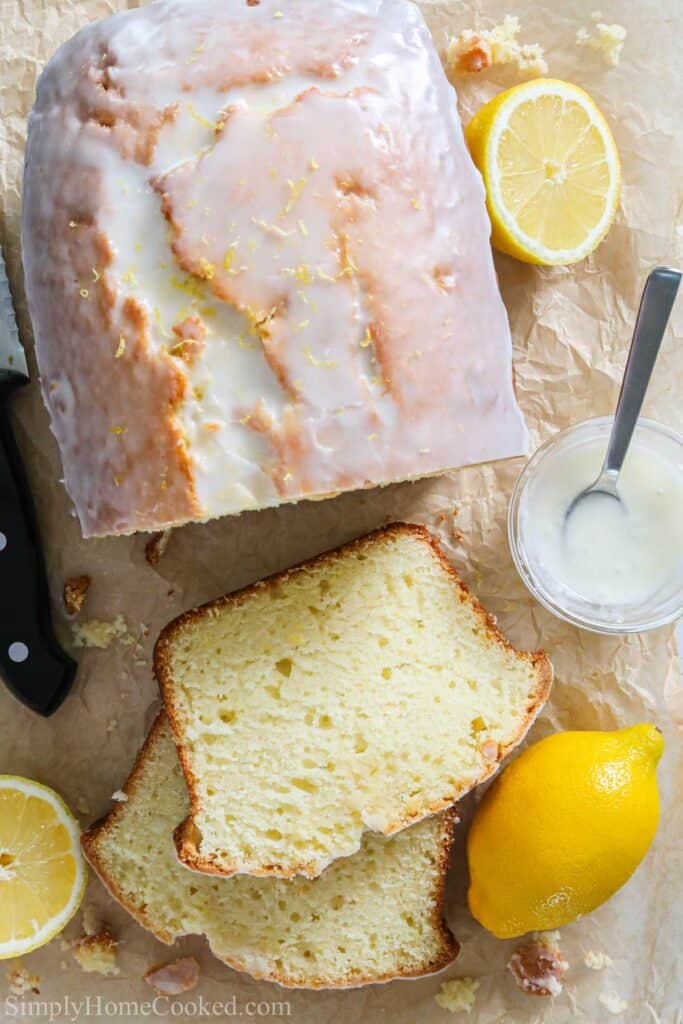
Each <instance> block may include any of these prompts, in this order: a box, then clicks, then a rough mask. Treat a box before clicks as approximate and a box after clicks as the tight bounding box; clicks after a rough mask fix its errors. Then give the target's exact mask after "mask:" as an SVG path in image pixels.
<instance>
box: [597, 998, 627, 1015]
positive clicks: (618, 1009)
mask: <svg viewBox="0 0 683 1024" xmlns="http://www.w3.org/2000/svg"><path fill="white" fill-rule="evenodd" d="M598 999H599V1000H600V1002H601V1003H602V1005H603V1006H604V1007H605V1009H606V1010H607V1012H608V1013H613V1014H614V1016H615V1017H616V1016H617V1015H618V1014H620V1013H623V1012H624V1010H628V1003H627V1002H626V1000H625V999H622V998H621V996H620V995H618V994H617V993H616V992H601V993H600V995H599V996H598Z"/></svg>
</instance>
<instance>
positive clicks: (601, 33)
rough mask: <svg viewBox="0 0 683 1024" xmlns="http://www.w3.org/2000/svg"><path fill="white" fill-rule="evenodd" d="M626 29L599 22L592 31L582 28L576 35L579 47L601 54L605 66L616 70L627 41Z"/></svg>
mask: <svg viewBox="0 0 683 1024" xmlns="http://www.w3.org/2000/svg"><path fill="white" fill-rule="evenodd" d="M626 35H627V32H626V29H625V28H624V26H623V25H616V24H613V25H606V24H605V23H604V22H603V21H599V22H598V23H597V25H595V28H594V29H593V30H592V31H588V29H585V28H580V29H579V30H578V31H577V33H576V43H577V45H578V46H587V47H588V49H589V50H594V51H595V52H596V53H599V54H600V56H601V57H602V59H603V60H604V62H605V64H608V65H609V67H611V68H616V67H618V65H619V61H620V60H621V51H622V50H623V48H624V42H625V41H626Z"/></svg>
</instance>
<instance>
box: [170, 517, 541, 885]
mask: <svg viewBox="0 0 683 1024" xmlns="http://www.w3.org/2000/svg"><path fill="white" fill-rule="evenodd" d="M400 535H403V536H406V535H410V536H413V537H415V538H419V539H420V540H422V541H425V542H426V543H427V544H429V546H430V548H431V549H432V551H433V552H434V554H435V555H436V557H437V558H438V560H439V562H440V564H441V565H442V567H443V568H444V570H445V571H446V572H447V573H448V575H449V577H450V578H451V580H452V581H453V584H454V585H455V587H456V590H457V591H458V595H459V597H460V600H461V601H463V602H466V603H467V604H469V605H470V607H471V608H472V610H473V611H474V613H475V614H476V615H477V617H478V618H479V620H480V621H481V624H482V627H483V628H484V629H485V631H486V634H487V636H488V637H489V639H490V640H492V641H493V642H495V643H497V644H500V645H501V646H502V647H504V648H505V649H506V650H507V651H510V652H511V653H513V654H514V655H515V656H516V657H517V658H521V659H523V660H525V661H528V662H529V663H530V664H531V665H532V666H533V669H534V671H535V673H536V677H537V680H538V682H537V686H536V688H535V690H534V691H533V693H532V694H531V697H530V700H529V703H528V705H527V711H526V714H525V716H524V719H523V720H522V722H521V724H520V727H519V729H518V730H517V733H516V734H515V736H514V737H513V738H512V739H511V740H510V742H509V743H507V744H506V745H505V746H500V747H499V749H498V755H497V757H496V759H495V760H493V761H492V762H491V766H490V768H489V770H487V771H485V772H483V773H482V774H481V775H479V776H478V777H477V778H475V779H468V780H465V781H464V782H463V783H462V784H461V785H460V786H458V787H455V788H453V789H452V790H451V791H449V792H448V793H446V794H444V796H443V797H442V798H441V799H439V800H434V801H432V802H431V803H430V804H428V805H427V809H426V812H425V810H424V809H422V810H420V811H416V812H415V813H413V814H406V815H404V816H403V817H402V818H400V819H399V820H397V821H396V822H392V824H391V826H390V828H389V829H388V831H387V832H386V833H385V834H386V835H393V834H395V833H396V832H399V831H401V830H402V829H404V828H406V827H407V826H409V825H412V824H414V823H415V822H417V821H420V820H421V819H422V818H425V817H427V816H429V815H430V814H436V813H438V812H439V811H443V810H445V809H446V808H447V807H450V806H452V805H453V804H454V803H455V802H456V801H457V800H459V799H460V798H461V797H462V796H463V795H464V794H465V793H467V792H469V790H470V789H472V788H473V787H474V786H476V785H478V784H479V783H481V782H485V781H486V780H487V779H489V778H490V777H491V776H492V775H493V774H494V773H495V772H496V771H497V770H498V768H499V766H500V762H501V761H502V760H503V758H504V757H505V756H506V755H507V754H508V753H509V751H510V750H512V749H513V748H514V747H516V746H517V744H518V743H519V742H520V741H521V740H522V739H523V737H524V736H525V734H526V732H527V731H528V729H529V727H530V726H531V724H532V722H533V720H534V718H535V717H536V715H537V714H538V712H539V711H540V709H541V707H542V706H543V704H544V703H545V701H546V700H547V698H548V693H549V691H550V686H551V684H552V679H553V668H552V665H551V663H550V660H549V658H548V656H547V655H546V653H545V652H544V651H540V650H539V651H517V650H516V649H515V648H514V647H513V646H512V645H511V644H510V642H509V641H508V639H507V638H506V637H505V636H504V635H503V634H502V632H501V631H500V629H499V628H498V626H497V624H496V623H495V621H494V620H493V618H492V617H491V616H490V615H489V614H488V613H487V612H486V611H485V610H484V609H483V608H482V606H481V604H480V603H479V601H478V600H477V599H476V597H474V595H473V594H471V593H470V591H469V589H468V588H467V586H466V584H465V583H464V582H463V580H461V579H460V577H459V576H458V574H457V572H456V571H455V569H454V568H453V566H452V565H451V563H450V562H449V561H448V559H447V557H446V555H445V553H444V551H443V550H442V548H441V546H440V544H439V542H438V541H437V540H436V538H435V537H434V536H432V534H431V533H430V532H429V530H427V529H426V527H424V526H420V525H418V524H416V523H390V524H389V525H387V526H384V527H382V528H380V529H378V530H375V531H374V532H373V533H370V534H366V535H365V536H363V537H359V538H357V539H356V540H353V541H351V542H350V543H348V544H344V545H342V546H341V547H337V548H333V549H332V550H330V551H326V552H323V553H322V554H320V555H317V556H316V557H314V558H311V559H309V560H307V561H305V562H302V563H300V564H299V565H296V566H293V567H292V568H291V569H285V570H284V571H283V572H279V573H274V574H273V575H271V576H268V577H266V578H265V579H263V580H260V581H258V582H257V583H253V584H251V585H250V586H247V587H243V588H242V589H240V590H237V591H235V592H234V593H232V594H227V595H226V596H224V597H220V598H218V599H217V600H215V601H210V602H208V603H207V604H204V605H201V606H200V607H199V608H195V609H192V610H190V611H187V612H185V613H184V614H182V615H180V616H178V618H176V619H174V620H173V621H172V622H170V623H169V624H168V625H167V626H166V627H165V629H163V630H162V632H161V634H160V636H159V638H158V640H157V642H156V644H155V647H154V674H155V676H156V678H157V681H158V683H159V687H160V690H161V694H162V697H163V700H164V705H165V708H166V712H167V714H168V718H169V721H170V723H171V729H172V731H173V735H174V737H175V741H176V747H177V749H178V756H179V758H180V764H181V767H182V770H183V774H184V776H185V781H186V782H187V788H188V792H189V796H190V810H189V813H188V816H187V818H186V819H185V820H184V821H183V822H181V823H180V825H179V826H178V828H177V829H176V831H175V833H174V838H175V842H176V849H177V851H178V856H179V858H180V860H181V861H182V862H183V864H184V865H185V866H186V867H188V868H190V869H191V870H192V871H198V872H200V873H201V874H214V875H223V876H230V875H233V874H236V873H237V872H238V871H240V870H242V868H241V867H240V865H230V866H229V867H227V866H226V865H225V864H224V863H222V864H217V863H216V859H215V857H213V856H211V855H208V856H206V855H204V856H202V855H201V854H200V853H199V849H198V845H199V842H198V840H199V839H200V838H201V837H200V833H199V831H198V829H197V827H196V824H195V822H194V816H195V814H196V813H197V811H198V810H199V797H198V793H197V784H196V779H195V776H194V773H193V771H192V765H191V763H190V758H189V755H188V753H187V751H186V750H185V749H184V748H183V732H182V728H181V725H180V722H179V720H178V714H177V708H176V707H175V704H174V699H173V686H172V679H171V672H170V664H169V649H170V647H171V645H172V644H173V642H174V640H175V638H176V636H177V635H178V633H179V632H180V630H181V629H183V627H185V626H186V625H188V624H189V623H191V622H198V621H201V620H202V619H203V618H205V617H206V616H210V615H215V614H216V613H217V612H219V611H220V610H221V609H222V608H226V607H235V606H238V605H241V604H243V603H245V602H246V601H249V600H251V599H253V598H254V597H255V596H256V595H257V594H259V593H261V592H262V591H263V590H264V589H265V588H268V587H277V586H280V585H281V584H284V583H286V582H287V580H289V579H290V578H291V577H292V576H294V575H296V574H297V573H299V572H302V571H307V570H309V569H311V568H312V567H313V566H315V565H320V564H324V563H326V562H331V561H334V560H336V559H337V558H339V557H340V556H341V554H342V553H345V552H347V551H351V550H354V549H355V550H358V549H362V548H364V547H367V546H370V545H371V544H374V543H375V541H377V540H378V539H379V538H380V537H386V536H400ZM312 867H313V866H312V865H311V864H308V863H306V862H302V863H299V864H297V865H296V866H295V867H293V868H287V869H283V868H282V866H281V865H277V864H271V865H267V866H264V867H263V869H262V870H254V869H252V870H250V872H249V873H250V874H253V875H261V876H271V875H276V876H277V877H279V878H290V877H293V876H295V875H303V876H304V877H307V878H313V877H315V876H316V874H317V873H318V872H317V871H315V870H313V871H312Z"/></svg>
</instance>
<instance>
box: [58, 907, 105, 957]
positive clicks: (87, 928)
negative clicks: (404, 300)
mask: <svg viewBox="0 0 683 1024" xmlns="http://www.w3.org/2000/svg"><path fill="white" fill-rule="evenodd" d="M102 930H103V929H102V922H101V921H100V916H99V914H98V912H97V910H96V909H95V907H93V906H92V904H88V906H87V907H86V908H85V910H84V911H83V931H84V933H85V934H86V935H87V936H89V935H97V933H98V932H100V931H102ZM71 946H72V943H68V945H67V948H68V949H70V948H71Z"/></svg>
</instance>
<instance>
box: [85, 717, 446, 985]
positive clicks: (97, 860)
mask: <svg viewBox="0 0 683 1024" xmlns="http://www.w3.org/2000/svg"><path fill="white" fill-rule="evenodd" d="M166 718H167V716H166V714H165V712H164V711H163V710H162V711H160V712H159V714H158V715H157V717H156V719H155V720H154V723H153V724H152V727H151V729H150V730H149V733H148V734H147V737H146V738H145V741H144V743H143V744H142V747H141V748H140V750H139V752H138V754H137V757H136V759H135V764H134V765H133V768H132V769H131V772H130V774H129V776H128V778H127V779H126V781H125V783H124V784H123V786H122V787H121V791H122V792H123V794H124V795H125V796H126V798H127V799H130V798H133V797H134V795H135V792H136V789H137V786H138V783H139V776H140V774H141V772H142V770H143V767H144V763H145V760H146V758H147V757H148V755H149V754H151V752H152V750H153V748H154V745H155V743H156V740H157V737H158V734H159V733H160V732H161V730H162V729H163V726H164V721H165V719H166ZM126 802H127V800H126V801H121V800H117V801H115V802H114V803H113V804H112V807H111V809H110V810H109V811H108V813H107V814H105V815H104V816H103V817H102V818H100V819H99V820H97V821H95V822H93V824H92V825H90V826H89V828H88V829H87V830H86V831H85V832H84V833H83V834H82V836H81V848H82V850H83V854H84V856H85V858H86V860H87V861H88V863H89V864H90V866H91V867H92V869H93V870H94V871H95V873H96V874H97V876H98V877H99V879H100V881H101V882H102V884H103V885H104V887H105V888H106V889H107V891H108V892H109V894H110V895H111V896H112V897H113V898H114V899H115V900H116V901H117V903H119V904H120V905H121V906H122V907H123V908H124V910H126V912H127V913H128V914H130V916H131V917H132V918H133V919H134V920H135V921H137V922H138V924H140V925H141V926H142V927H143V928H145V929H146V930H147V931H149V932H150V933H151V934H152V935H154V937H155V938H157V939H158V940H159V941H160V942H163V943H164V944H165V945H167V946H171V945H173V943H174V942H175V941H176V939H178V938H180V937H181V935H182V934H183V933H180V932H169V931H166V930H164V929H162V928H160V927H159V926H158V925H157V924H155V923H154V922H153V921H151V920H150V918H149V917H148V916H147V914H146V908H145V907H144V905H142V906H136V905H134V904H133V903H131V901H130V899H129V898H128V897H127V896H126V895H125V894H124V893H123V892H122V891H121V888H120V887H119V886H118V885H117V883H116V881H115V880H114V879H113V878H112V877H111V875H110V873H109V871H108V870H107V867H106V865H105V864H104V862H103V860H102V858H101V857H100V854H99V850H98V844H99V843H100V841H106V839H107V836H108V832H109V830H110V829H111V827H112V826H113V825H114V824H115V823H116V821H117V819H118V818H119V817H120V816H121V815H122V814H123V813H124V809H125V804H126ZM457 822H458V815H457V807H455V806H453V807H450V808H449V809H448V810H447V811H445V812H444V814H443V818H442V827H441V835H440V840H439V856H438V865H437V871H436V883H435V886H434V889H433V893H432V899H431V914H430V917H431V921H432V927H433V932H434V937H435V939H436V941H437V944H438V949H439V951H438V955H436V956H434V957H432V958H431V959H430V960H429V961H428V962H426V963H424V964H423V965H422V966H421V967H420V968H417V969H415V970H403V971H397V972H387V973H385V974H382V975H378V974H368V975H361V976H359V975H354V976H353V977H347V978H345V979H341V980H340V981H339V982H338V983H336V984H331V983H330V982H329V980H326V979H325V978H310V979H307V980H306V983H305V984H304V983H303V982H302V981H301V980H300V979H298V978H294V977H291V976H288V975H287V974H284V973H279V974H276V973H268V972H265V971H264V972H262V973H257V972H255V971H254V970H253V968H251V967H249V966H248V965H247V964H246V963H245V962H244V961H243V960H239V959H238V958H237V957H227V956H218V955H217V954H215V953H214V956H216V959H218V960H220V961H221V962H222V963H225V964H226V965H227V966H228V967H231V968H233V969H234V970H236V971H241V972H243V973H245V974H248V975H250V976H251V977H253V978H255V979H256V980H257V981H271V982H275V983H277V984H279V985H282V986H283V987H285V988H302V989H326V988H327V989H333V988H339V989H343V988H359V987H360V986H362V985H370V984H378V983H385V982H389V981H397V980H398V981H400V980H409V979H411V978H421V977H425V976H428V975H432V974H437V973H438V972H440V971H443V970H444V969H445V968H446V967H448V966H450V964H452V963H453V962H454V961H455V960H456V958H457V956H458V954H459V953H460V943H459V942H458V940H457V939H456V938H455V936H454V935H453V933H452V932H451V930H450V928H449V927H448V924H447V923H446V920H445V917H444V904H445V894H446V878H447V873H448V865H449V860H450V854H451V849H452V846H453V839H454V831H455V825H456V824H457ZM212 952H213V950H212Z"/></svg>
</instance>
